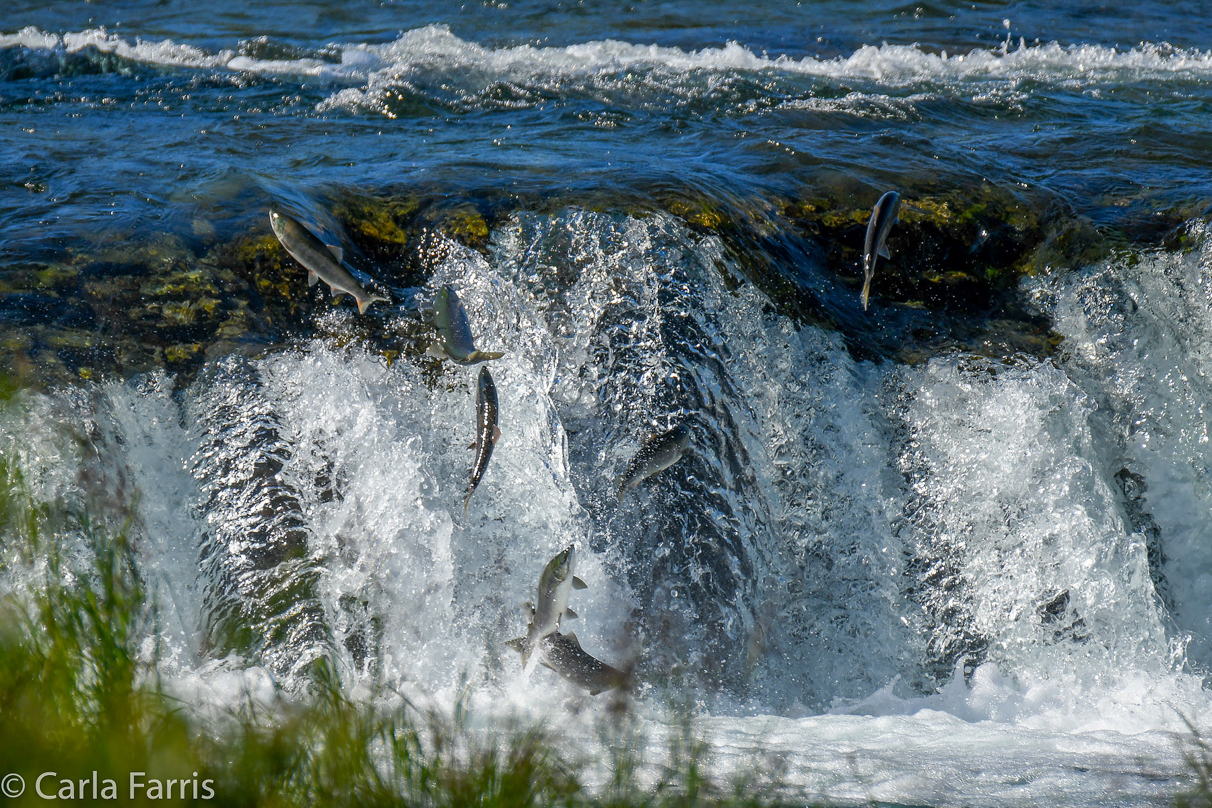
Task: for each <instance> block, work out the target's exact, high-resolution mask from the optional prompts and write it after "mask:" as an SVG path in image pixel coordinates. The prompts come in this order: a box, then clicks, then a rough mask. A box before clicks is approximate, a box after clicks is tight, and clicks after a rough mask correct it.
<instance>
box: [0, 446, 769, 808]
mask: <svg viewBox="0 0 1212 808" xmlns="http://www.w3.org/2000/svg"><path fill="white" fill-rule="evenodd" d="M133 533H134V531H133V530H132V520H131V516H130V513H129V512H128V511H124V509H123V508H121V507H118V506H115V505H114V504H113V503H102V504H100V505H98V504H97V503H93V506H90V507H82V506H80V505H79V504H76V505H72V504H65V503H53V504H46V503H39V502H36V501H35V499H34V498H33V497H32V496H31V495H30V492H29V490H28V487H27V486H26V484H25V482H24V480H23V479H22V477H21V474H20V472H19V470H18V469H17V467H16V465H15V464H14V463H13V462H12V461H11V459H0V581H8V582H11V581H12V580H14V579H17V578H19V579H21V580H22V581H24V582H25V584H26V585H23V586H22V587H21V588H20V590H19V591H17V590H12V591H5V590H0V594H2V595H3V601H2V602H0V610H2V611H3V614H2V615H0V773H4V774H7V773H16V774H19V775H21V776H22V777H23V778H24V781H25V784H26V788H25V793H24V795H23V796H21V797H20V798H19V799H16V800H13V801H12V802H11V803H10V804H17V805H22V804H28V805H33V804H41V803H42V802H43V799H42V798H41V797H39V796H38V795H37V794H36V793H35V781H36V780H37V778H38V776H39V775H40V774H41V773H44V772H55V775H54V776H53V777H50V778H49V779H44V780H43V781H42V783H41V789H42V791H43V792H44V793H55V794H57V795H59V796H60V798H77V799H79V798H87V799H89V800H90V801H91V799H92V797H93V792H92V789H93V782H94V781H96V783H97V788H98V789H99V792H98V795H99V796H100V797H101V798H102V799H105V798H106V797H107V796H109V795H112V796H110V799H112V800H115V801H116V802H118V803H120V804H149V805H152V804H163V803H164V798H166V797H167V795H166V794H164V793H163V791H160V792H159V793H157V791H156V790H155V789H156V788H159V789H163V788H164V787H165V784H166V783H168V781H170V780H171V781H173V782H174V783H175V785H173V786H168V788H172V789H174V790H173V792H172V794H173V798H172V803H173V804H174V805H185V804H219V805H225V806H274V807H275V808H278V807H279V806H282V807H283V808H285V807H286V806H315V805H342V806H347V805H348V806H355V805H356V806H362V805H364V806H392V805H408V806H429V805H432V806H458V805H479V806H498V805H499V806H529V805H536V806H537V805H544V806H546V805H563V806H623V805H653V806H658V805H661V806H663V805H670V806H672V805H759V804H770V802H771V801H772V800H775V799H777V796H778V793H779V789H778V788H777V787H776V784H775V783H774V781H773V779H772V778H762V779H760V782H759V778H757V777H756V776H751V777H750V778H749V779H748V780H746V781H740V782H736V783H731V784H729V785H728V786H727V787H725V786H723V785H721V784H718V783H715V782H712V781H711V779H709V778H708V777H707V776H706V775H705V770H704V756H705V752H706V745H705V744H704V743H703V742H702V741H701V740H700V739H698V738H697V736H696V735H695V733H694V731H693V726H692V724H691V722H689V721H687V722H685V724H684V726H683V731H682V732H680V733H677V732H675V733H673V735H674V737H673V738H672V740H670V741H669V743H668V745H667V747H662V748H661V749H659V750H657V751H658V752H659V753H660V757H661V759H662V760H663V762H662V763H660V764H657V763H655V762H654V761H653V760H652V759H651V757H650V756H649V755H648V754H647V750H648V746H647V744H646V743H645V738H644V737H643V733H642V730H641V728H640V725H639V723H638V721H637V720H636V719H635V718H634V717H633V716H632V715H631V714H630V711H629V710H627V709H626V706H625V704H624V705H623V706H622V708H621V709H619V710H617V711H616V712H615V713H614V714H613V715H612V716H611V717H610V718H609V719H606V720H605V721H604V722H603V724H602V726H600V727H599V737H600V740H601V743H602V747H603V749H604V755H603V757H604V760H595V761H589V760H585V759H581V758H578V757H576V756H575V754H574V753H569V752H567V751H566V750H565V749H563V748H562V747H561V746H560V745H559V744H558V743H557V742H556V740H557V739H555V738H554V737H552V736H551V735H550V734H549V733H548V732H546V731H545V730H544V729H543V728H542V727H540V726H527V725H522V724H518V723H500V724H495V725H491V726H489V727H484V726H482V725H476V726H473V724H474V723H475V722H472V721H471V720H469V716H468V711H467V709H466V705H465V704H462V703H460V704H458V705H456V706H455V708H454V709H453V710H452V711H450V712H444V711H437V710H425V709H419V708H417V707H415V706H413V705H411V704H409V703H408V702H407V701H402V700H401V699H399V698H396V699H395V700H394V701H395V703H396V704H399V705H400V706H397V707H393V708H390V709H384V708H381V707H374V706H371V705H372V704H375V703H382V702H383V701H385V700H384V699H378V700H376V699H359V700H358V701H354V700H351V699H350V698H348V697H347V695H346V692H345V688H344V687H343V685H342V682H341V681H340V679H339V677H338V676H337V675H336V673H335V672H334V671H333V670H332V668H331V666H329V665H327V664H320V665H318V666H317V667H316V668H315V669H314V670H313V672H312V675H311V680H312V684H311V689H310V694H309V696H308V697H307V698H306V699H305V700H303V701H302V703H299V700H295V701H287V700H283V701H282V703H281V704H280V705H278V706H277V707H272V708H266V707H264V706H257V705H256V704H254V703H253V702H252V701H251V700H250V702H249V704H248V705H246V706H244V707H241V708H238V709H235V710H233V711H231V712H230V713H229V714H226V715H223V716H220V717H218V718H215V717H210V718H209V719H205V718H203V717H201V716H199V715H197V714H196V712H194V711H193V710H192V709H191V706H190V705H183V704H181V703H179V702H176V701H174V700H173V699H172V698H171V697H170V696H169V695H168V694H167V693H166V692H165V690H164V689H163V688H162V686H161V683H160V680H159V677H158V659H157V651H156V648H155V644H154V642H153V641H152V640H150V639H149V638H152V637H154V636H155V624H156V609H155V605H154V604H153V603H151V602H149V599H148V597H147V590H146V588H145V586H144V583H143V581H142V580H141V578H140V573H139V569H138V565H137V563H136V558H137V554H136V548H135V547H134V546H133V544H132V535H133ZM132 772H134V773H141V774H139V775H137V779H138V780H139V782H140V786H139V787H138V788H137V789H136V790H135V797H134V799H131V798H130V797H131V795H130V781H129V778H130V776H131V773H132ZM591 772H593V780H594V781H595V783H596V786H595V788H594V789H593V790H590V789H589V788H588V787H587V786H586V780H587V778H588V777H589V775H590V773H591ZM94 773H95V774H94ZM107 779H108V780H112V781H113V783H112V785H108V784H107V782H106V780H107ZM81 781H84V782H83V783H81ZM153 781H154V782H156V783H158V784H159V785H158V786H156V787H155V788H153V787H152V783H153ZM182 781H184V782H182ZM107 786H108V787H109V788H110V789H111V790H110V792H109V794H108V795H107V793H106V788H107ZM69 792H70V795H71V796H70V797H69ZM208 792H209V793H208ZM759 794H760V795H764V796H757V795H759ZM157 797H160V799H158V800H157V799H156V798H157ZM208 797H209V799H208Z"/></svg>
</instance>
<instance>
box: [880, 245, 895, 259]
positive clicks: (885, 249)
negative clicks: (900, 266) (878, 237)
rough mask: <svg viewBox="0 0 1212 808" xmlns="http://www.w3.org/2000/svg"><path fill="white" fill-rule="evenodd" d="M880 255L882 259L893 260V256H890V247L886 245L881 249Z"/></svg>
mask: <svg viewBox="0 0 1212 808" xmlns="http://www.w3.org/2000/svg"><path fill="white" fill-rule="evenodd" d="M878 255H879V257H880V258H889V259H890V258H892V256H891V255H889V254H888V245H887V244H884V245H883V246H881V247H880V249H879V253H878Z"/></svg>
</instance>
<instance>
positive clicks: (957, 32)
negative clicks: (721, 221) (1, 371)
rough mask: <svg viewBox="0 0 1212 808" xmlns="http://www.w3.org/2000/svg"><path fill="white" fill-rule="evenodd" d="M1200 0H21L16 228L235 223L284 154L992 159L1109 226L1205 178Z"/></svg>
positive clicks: (686, 176)
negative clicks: (760, 0) (103, 0)
mask: <svg viewBox="0 0 1212 808" xmlns="http://www.w3.org/2000/svg"><path fill="white" fill-rule="evenodd" d="M1203 18H1204V15H1203V14H1202V13H1201V9H1200V8H1199V4H1197V3H1139V4H1132V5H1131V6H1130V7H1127V8H1121V7H1119V6H1118V5H1113V6H1096V5H1092V4H1085V3H1070V4H1062V6H1061V7H1056V6H1054V5H1053V4H1032V3H1013V4H993V3H921V4H914V3H904V4H897V3H862V4H852V3H811V4H809V3H804V4H802V5H799V4H792V3H767V4H759V5H757V6H754V5H753V4H743V3H710V4H699V3H635V4H629V5H625V6H620V5H618V4H614V3H501V4H492V3H488V4H480V3H476V4H466V5H464V6H462V7H459V8H457V9H456V8H453V7H447V5H446V4H439V3H361V4H347V3H303V4H286V3H265V4H258V6H257V7H256V8H255V9H249V8H247V7H246V6H245V5H244V4H242V3H234V2H232V3H228V2H224V1H223V0H220V2H216V3H211V4H208V5H207V8H206V11H205V12H201V11H199V10H198V9H197V8H196V7H194V6H185V5H179V4H175V3H167V4H156V3H116V4H107V5H104V6H100V7H98V6H93V5H81V4H75V3H61V4H45V3H26V2H17V3H9V4H6V7H5V9H4V10H3V11H0V31H3V32H4V33H5V34H6V36H5V39H4V40H3V43H4V47H3V49H2V50H0V122H2V124H3V126H0V172H2V174H3V177H4V180H5V182H4V186H3V189H2V190H0V239H2V243H3V245H4V247H5V249H6V251H7V254H9V255H32V254H39V255H40V254H42V252H43V250H45V249H46V248H47V247H48V245H54V244H56V243H60V244H62V243H66V242H70V241H72V240H74V239H79V238H83V239H85V240H104V239H106V238H115V237H116V238H125V237H128V236H129V235H130V234H132V233H138V232H141V231H145V230H147V229H149V228H158V229H163V230H168V231H174V232H175V231H180V232H188V231H189V223H190V222H192V220H193V219H194V218H195V217H196V216H197V215H198V212H199V211H202V212H203V213H204V215H205V216H207V217H208V218H211V219H213V220H216V221H217V222H219V223H220V225H222V223H223V222H224V221H227V220H230V219H239V218H240V217H241V215H242V214H243V213H246V212H247V213H250V214H251V212H252V211H251V209H253V208H257V207H259V206H262V202H263V197H264V196H265V193H266V192H265V191H261V192H259V193H253V195H252V196H251V197H247V196H240V195H239V192H237V190H236V189H239V188H247V187H255V188H264V183H265V182H267V181H269V180H273V181H275V182H279V183H283V184H285V185H288V186H295V187H297V188H316V187H321V188H324V187H339V186H350V185H357V186H361V187H366V188H372V189H373V188H382V187H387V186H393V185H405V184H417V183H425V184H428V185H429V186H430V187H433V188H439V189H443V190H447V191H449V192H457V191H460V190H467V189H472V190H474V191H483V190H484V189H497V190H505V191H510V192H551V191H555V190H558V191H572V192H576V193H581V194H585V195H588V193H589V192H591V191H592V192H605V193H610V192H612V191H621V190H628V191H638V192H640V193H641V194H642V193H645V192H649V193H650V192H651V191H652V189H653V188H659V187H663V186H665V185H669V184H672V185H677V186H687V185H688V186H690V187H694V188H698V189H702V190H705V191H706V192H708V193H709V194H712V195H717V196H723V197H728V196H732V197H740V198H746V197H749V196H753V195H757V196H762V195H766V194H769V193H771V192H778V193H783V194H787V195H790V196H797V195H800V194H801V193H803V192H804V189H805V188H811V187H812V186H814V185H818V184H826V185H835V186H836V185H841V186H843V187H844V188H846V190H848V191H850V192H852V193H853V194H855V195H856V197H862V198H861V199H859V202H861V203H866V204H870V202H869V201H868V200H867V199H866V196H869V195H872V194H875V193H876V192H877V191H878V190H879V189H883V188H886V187H895V186H898V185H903V184H905V183H907V182H916V183H919V184H922V183H926V184H930V185H932V186H936V187H945V186H946V185H947V184H948V183H963V182H967V183H971V182H976V181H980V180H988V181H989V182H992V183H996V184H998V185H999V186H1002V187H1006V188H1010V189H1020V190H1024V191H1026V196H1027V198H1029V199H1040V198H1046V199H1048V200H1049V201H1059V202H1060V203H1061V204H1062V206H1064V207H1065V209H1067V210H1072V211H1073V212H1076V213H1077V214H1080V215H1082V216H1087V217H1089V218H1090V219H1091V220H1092V221H1093V222H1094V223H1095V224H1100V225H1128V226H1132V225H1140V224H1141V222H1142V221H1144V222H1147V221H1148V220H1149V218H1150V217H1151V216H1156V215H1157V214H1158V212H1159V211H1161V212H1163V214H1164V215H1169V216H1170V217H1171V218H1173V217H1175V216H1177V217H1179V218H1182V217H1183V215H1185V214H1189V213H1190V212H1192V211H1196V212H1198V211H1197V209H1202V208H1201V204H1200V203H1201V201H1203V200H1207V199H1210V198H1212V190H1210V188H1209V174H1208V171H1207V162H1206V155H1207V154H1208V153H1209V147H1210V146H1212V138H1210V137H1209V127H1208V121H1209V115H1208V112H1209V109H1210V107H1209V101H1210V98H1212V95H1210V88H1212V83H1210V81H1212V57H1209V55H1208V54H1207V53H1206V51H1207V49H1208V48H1209V47H1212V35H1210V34H1208V32H1207V30H1206V26H1203V25H1200V24H1198V21H1200V20H1201V19H1203ZM1004 21H1008V26H1007V25H1006V24H1005V23H1004ZM23 29H33V30H30V31H28V32H27V33H26V34H19V33H18V32H20V31H22V30H23ZM101 29H104V33H101ZM35 32H36V33H35ZM44 35H45V36H50V37H52V39H51V40H47V41H46V42H41V43H40V42H39V41H38V40H39V38H40V37H41V38H45V36H44ZM81 35H84V36H91V37H92V38H93V39H94V40H95V42H94V44H93V45H89V44H87V42H88V40H87V39H82V38H80V37H81ZM54 37H64V39H60V40H58V41H55V40H54V39H53V38H54ZM170 41H171V43H172V45H171V46H170V44H169V42H170ZM98 45H99V46H100V47H97V46H98ZM652 46H655V48H656V50H652V51H650V50H647V49H648V48H650V47H652ZM187 47H188V49H189V50H188V51H183V50H182V49H184V48H187ZM943 52H946V54H947V56H948V58H947V60H946V61H943V60H942V59H941V58H939V54H941V53H943ZM241 55H243V56H244V57H247V58H244V59H240V58H239V57H240V56H241ZM959 56H964V57H965V58H964V60H963V61H960V60H959V59H958V58H957V57H959ZM343 58H344V60H345V64H344V65H342V64H340V62H341V61H342V59H343ZM233 59H235V60H236V61H233Z"/></svg>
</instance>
